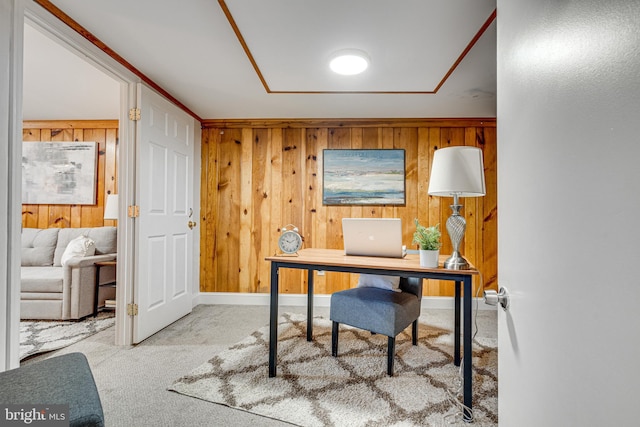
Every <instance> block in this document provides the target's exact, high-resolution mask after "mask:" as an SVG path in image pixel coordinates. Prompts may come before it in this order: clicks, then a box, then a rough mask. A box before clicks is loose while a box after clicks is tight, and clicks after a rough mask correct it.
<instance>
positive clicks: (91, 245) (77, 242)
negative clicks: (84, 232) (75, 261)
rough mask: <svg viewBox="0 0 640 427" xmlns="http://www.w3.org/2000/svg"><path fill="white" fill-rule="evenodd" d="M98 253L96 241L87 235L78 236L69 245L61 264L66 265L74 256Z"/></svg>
mask: <svg viewBox="0 0 640 427" xmlns="http://www.w3.org/2000/svg"><path fill="white" fill-rule="evenodd" d="M95 253H96V242H94V241H93V240H91V239H90V238H88V237H87V236H78V237H76V238H75V239H73V240H72V241H70V242H69V244H68V245H67V249H65V250H64V253H63V254H62V258H61V259H60V264H62V265H66V264H67V261H69V259H71V258H73V257H77V256H79V257H85V256H93V255H95Z"/></svg>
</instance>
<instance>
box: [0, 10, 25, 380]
mask: <svg viewBox="0 0 640 427" xmlns="http://www.w3.org/2000/svg"><path fill="white" fill-rule="evenodd" d="M22 5H23V3H22V1H19V0H10V1H4V2H2V3H1V4H0V28H1V30H0V54H1V55H0V69H3V70H6V71H8V73H5V74H2V75H1V76H0V129H2V131H0V132H1V133H0V159H1V160H0V180H1V181H3V182H5V183H6V184H5V186H2V187H0V205H1V206H3V208H2V209H0V248H4V250H0V253H2V254H4V255H3V256H2V257H1V258H0V313H3V314H2V315H1V316H0V372H1V371H5V370H7V369H12V368H17V367H18V365H19V364H20V361H19V349H20V313H19V310H20V251H18V250H12V248H19V247H20V221H21V211H22V209H21V206H22V204H21V202H22V190H21V185H22V180H21V179H20V177H21V174H22V171H21V158H22V56H23V55H22V53H23V47H22V45H23V33H24V28H23V25H24V18H23V14H24V12H23V6H22Z"/></svg>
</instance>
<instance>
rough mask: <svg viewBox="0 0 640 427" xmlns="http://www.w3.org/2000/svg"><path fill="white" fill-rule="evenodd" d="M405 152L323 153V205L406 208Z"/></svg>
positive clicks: (330, 150)
mask: <svg viewBox="0 0 640 427" xmlns="http://www.w3.org/2000/svg"><path fill="white" fill-rule="evenodd" d="M404 168H405V151H404V150H333V149H326V150H323V181H322V182H323V188H322V203H323V204H324V205H404V204H405V169H404Z"/></svg>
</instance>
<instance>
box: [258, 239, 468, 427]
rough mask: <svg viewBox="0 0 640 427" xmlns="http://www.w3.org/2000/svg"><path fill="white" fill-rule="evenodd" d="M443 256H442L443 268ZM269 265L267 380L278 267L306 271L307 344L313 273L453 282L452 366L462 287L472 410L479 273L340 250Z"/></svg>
mask: <svg viewBox="0 0 640 427" xmlns="http://www.w3.org/2000/svg"><path fill="white" fill-rule="evenodd" d="M445 258H446V256H441V259H440V265H442V263H443V261H444V259H445ZM265 259H266V260H267V261H270V262H271V303H270V304H271V308H270V324H269V377H275V376H276V364H277V355H278V294H279V292H278V271H279V270H280V269H281V268H296V269H302V270H307V275H308V279H307V281H308V289H307V341H311V340H312V338H313V271H314V270H325V271H339V272H345V273H367V274H384V275H389V276H401V277H421V278H424V279H437V280H452V281H454V282H455V304H454V323H455V328H454V329H455V330H454V352H453V363H454V364H455V365H456V366H460V300H461V289H460V286H461V284H463V292H464V298H462V302H463V311H464V316H463V320H464V325H463V327H462V330H463V334H462V335H463V340H462V341H463V350H464V354H463V359H464V369H463V371H464V372H463V375H464V396H463V401H464V402H463V403H464V404H465V406H467V407H468V408H471V407H472V387H471V384H472V369H471V368H472V355H471V348H472V347H471V317H472V313H471V302H472V297H473V295H472V291H471V283H472V279H473V276H474V275H476V274H478V271H477V270H476V269H475V267H473V266H471V268H470V269H469V270H445V269H444V268H424V267H420V259H419V256H418V255H417V254H408V255H407V256H406V257H405V258H377V257H360V256H351V255H350V256H347V255H345V254H344V251H343V250H340V249H313V248H309V249H303V250H301V251H300V252H298V256H270V257H267V258H265ZM464 415H465V419H467V420H470V419H471V414H470V413H469V412H467V411H465V414H464Z"/></svg>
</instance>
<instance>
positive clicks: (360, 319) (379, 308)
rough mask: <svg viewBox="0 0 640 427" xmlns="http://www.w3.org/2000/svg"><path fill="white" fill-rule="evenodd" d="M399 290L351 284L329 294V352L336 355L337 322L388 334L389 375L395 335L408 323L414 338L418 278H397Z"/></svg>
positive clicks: (418, 287) (418, 296)
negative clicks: (352, 286) (351, 286)
mask: <svg viewBox="0 0 640 427" xmlns="http://www.w3.org/2000/svg"><path fill="white" fill-rule="evenodd" d="M400 289H401V290H402V292H393V291H390V290H386V289H379V288H353V289H347V290H345V291H340V292H335V293H334V294H332V295H331V308H330V315H329V317H330V319H331V321H332V322H333V323H332V332H331V354H332V355H333V356H334V357H336V356H337V355H338V330H339V325H340V323H344V324H346V325H350V326H354V327H356V328H359V329H364V330H367V331H371V332H373V333H376V334H381V335H386V336H387V337H389V339H388V343H389V349H388V354H387V374H388V375H390V376H392V375H393V359H394V356H395V345H396V336H397V335H398V334H399V333H400V332H402V331H404V330H405V329H406V328H407V327H408V326H409V325H413V326H412V343H413V345H416V344H417V342H418V317H419V316H420V302H421V300H422V279H418V278H414V277H412V278H404V277H403V278H402V279H400Z"/></svg>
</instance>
